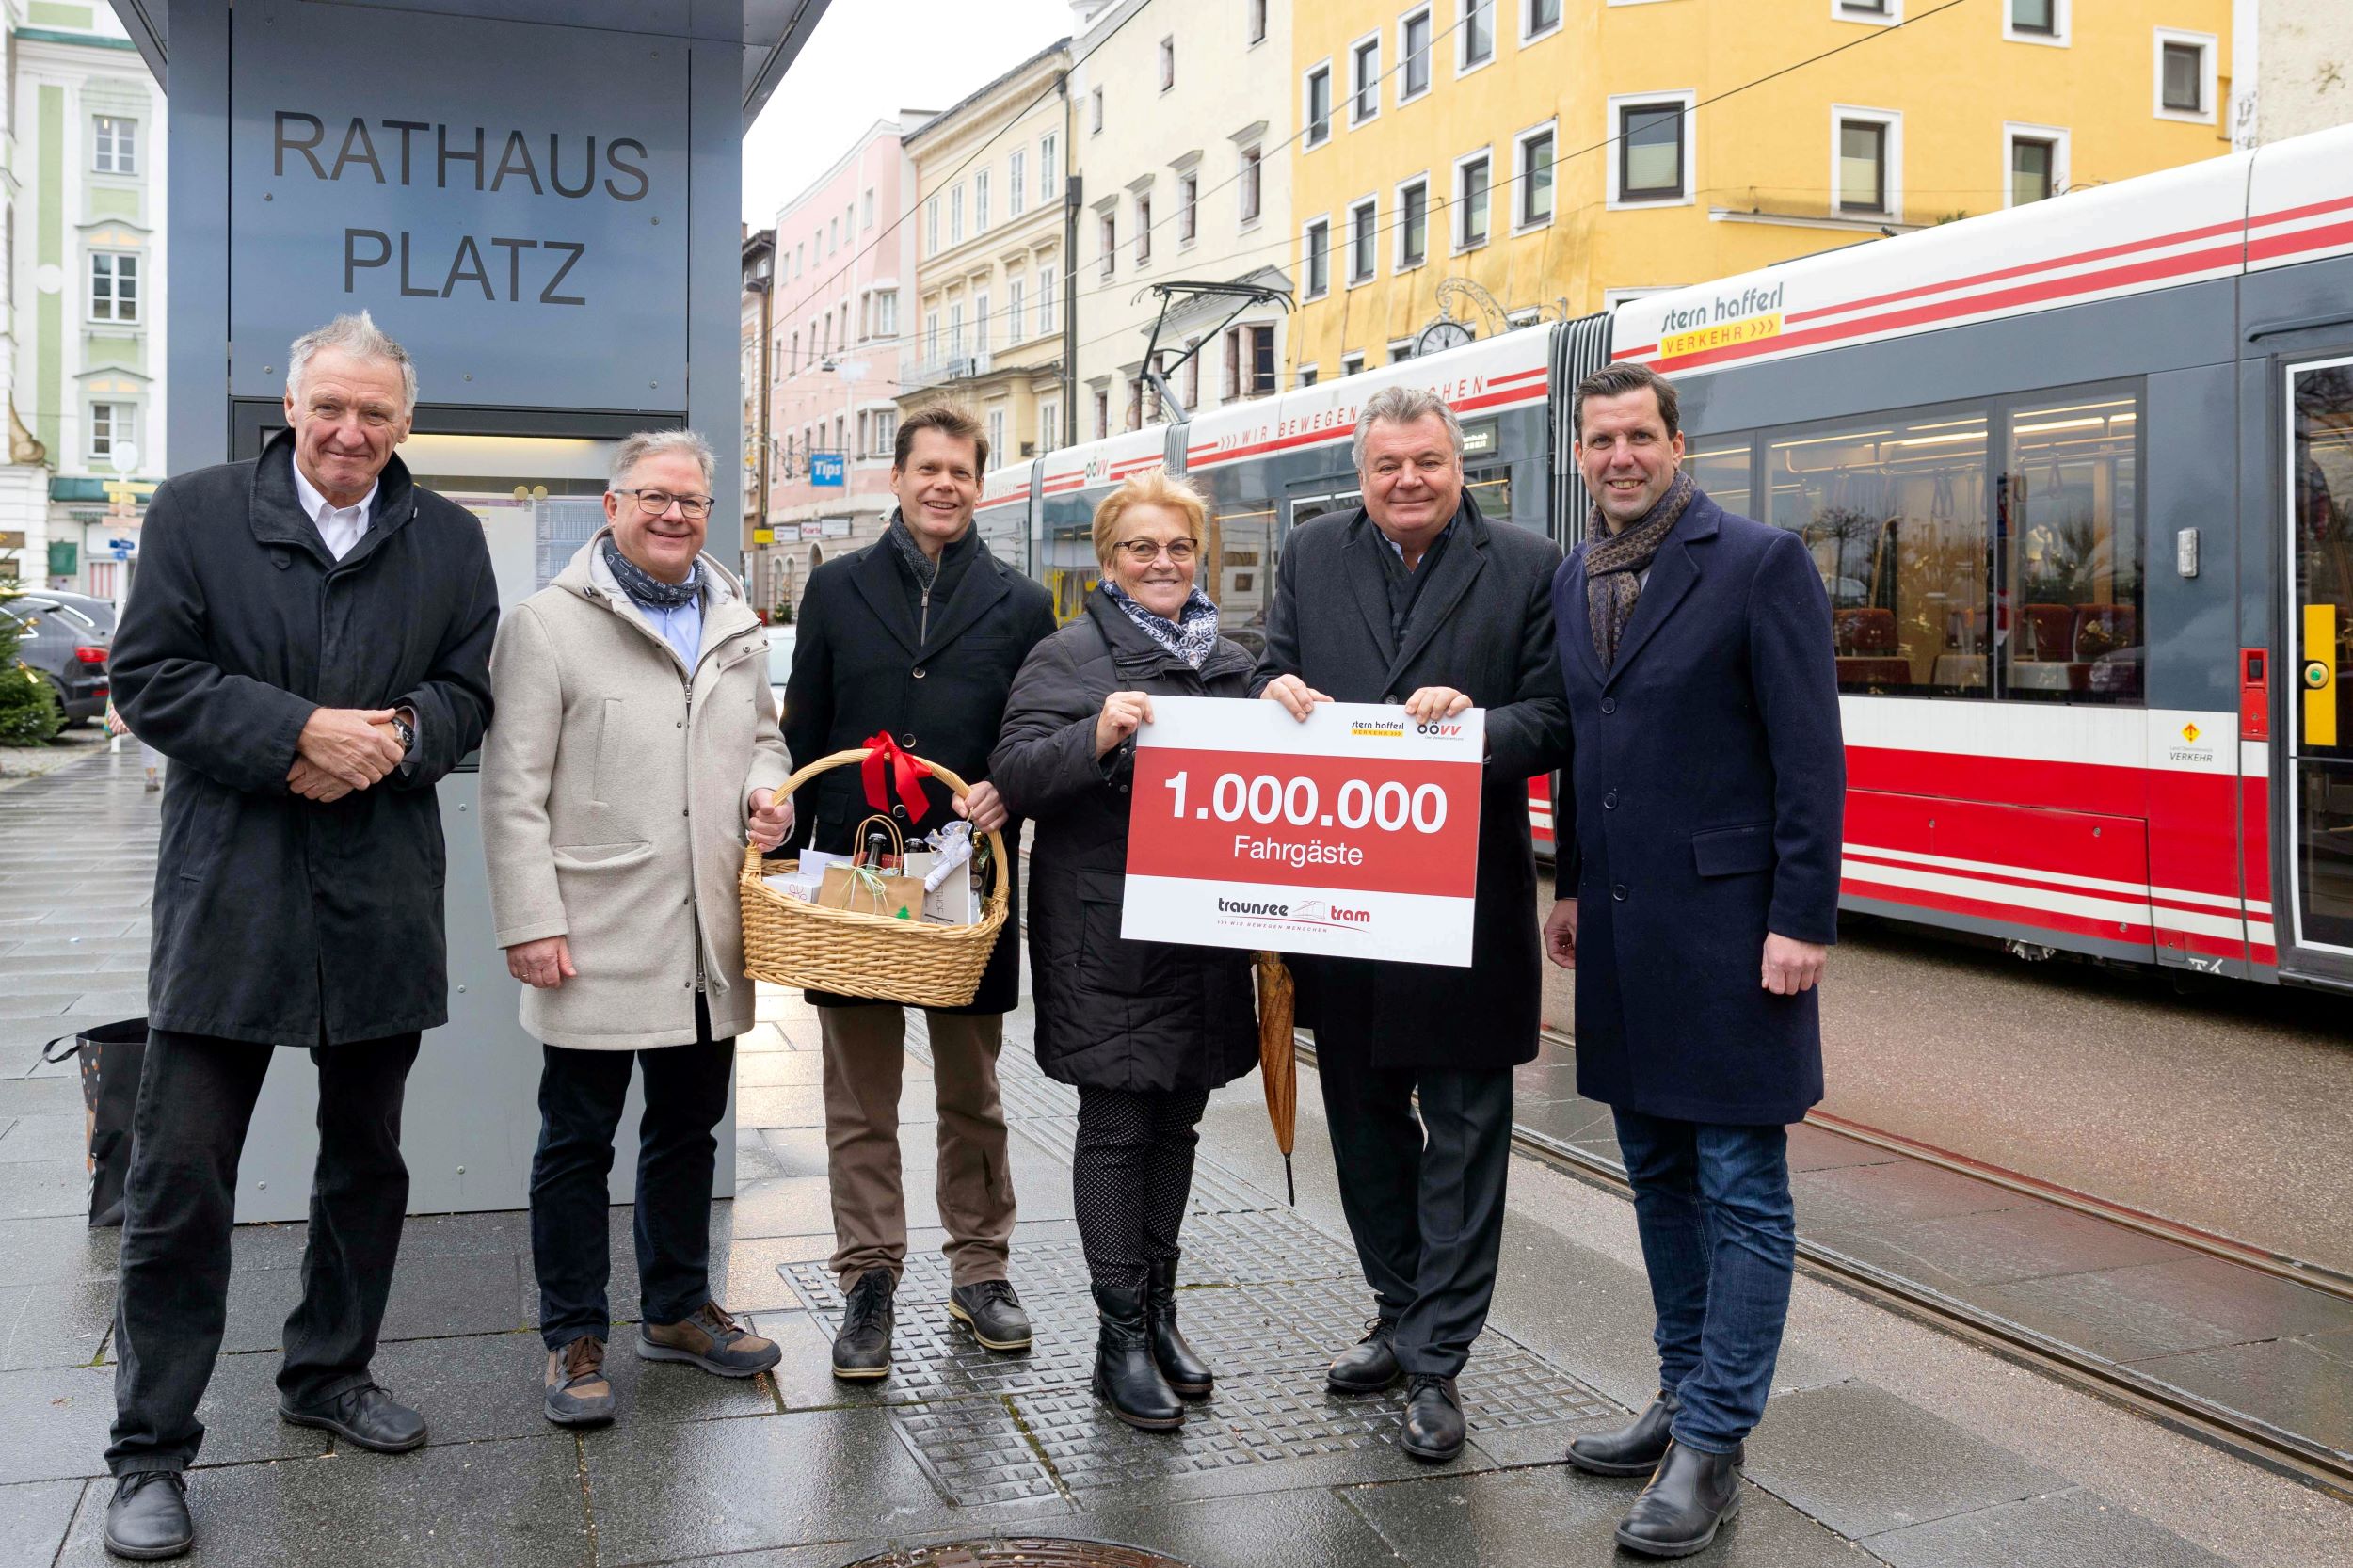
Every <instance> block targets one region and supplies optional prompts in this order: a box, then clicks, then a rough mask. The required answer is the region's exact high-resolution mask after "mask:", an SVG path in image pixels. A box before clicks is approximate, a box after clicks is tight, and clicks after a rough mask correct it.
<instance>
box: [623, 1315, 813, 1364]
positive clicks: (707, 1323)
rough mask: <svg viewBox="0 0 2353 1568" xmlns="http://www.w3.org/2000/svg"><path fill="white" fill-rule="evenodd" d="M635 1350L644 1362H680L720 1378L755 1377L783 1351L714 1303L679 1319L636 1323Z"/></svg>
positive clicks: (772, 1341)
mask: <svg viewBox="0 0 2353 1568" xmlns="http://www.w3.org/2000/svg"><path fill="white" fill-rule="evenodd" d="M637 1353H638V1355H639V1356H640V1357H642V1358H643V1359H645V1360H647V1361H683V1362H687V1363H688V1364H690V1365H692V1366H696V1367H700V1368H702V1369H703V1370H704V1371H706V1372H715V1373H717V1374H718V1375H719V1376H721V1377H723V1378H748V1377H757V1376H758V1375H760V1373H761V1372H764V1371H766V1370H767V1369H768V1368H771V1367H774V1366H775V1365H776V1362H777V1360H778V1359H779V1358H781V1357H782V1355H783V1354H784V1352H782V1351H780V1350H778V1349H777V1348H776V1341H775V1340H773V1339H762V1338H760V1336H758V1335H756V1334H754V1333H752V1332H751V1331H750V1330H749V1329H746V1328H745V1327H744V1325H743V1324H741V1323H739V1322H737V1321H736V1320H734V1319H733V1318H732V1317H729V1316H728V1309H727V1308H726V1307H724V1306H721V1305H720V1304H718V1303H717V1302H705V1303H703V1304H702V1310H701V1311H699V1312H697V1313H696V1314H695V1315H694V1316H693V1317H692V1318H688V1319H686V1320H684V1321H682V1322H676V1323H640V1324H638V1325H637Z"/></svg>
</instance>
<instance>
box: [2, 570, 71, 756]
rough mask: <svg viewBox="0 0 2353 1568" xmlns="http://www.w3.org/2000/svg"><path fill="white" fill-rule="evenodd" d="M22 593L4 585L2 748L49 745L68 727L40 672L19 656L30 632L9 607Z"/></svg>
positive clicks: (53, 695) (63, 711)
mask: <svg viewBox="0 0 2353 1568" xmlns="http://www.w3.org/2000/svg"><path fill="white" fill-rule="evenodd" d="M18 591H19V590H18V589H16V588H15V587H14V586H12V585H8V584H0V745H7V746H38V745H47V744H49V743H50V741H51V740H52V739H53V738H54V737H55V736H56V733H57V731H58V730H60V729H63V728H65V710H64V709H63V708H61V707H59V706H58V704H57V697H56V693H54V692H52V691H51V690H50V689H49V682H48V681H47V680H44V679H42V677H41V675H40V671H38V670H35V669H33V668H31V667H30V666H28V665H27V664H24V662H23V661H22V660H20V659H18V658H17V656H16V650H17V646H18V645H19V644H20V643H22V642H23V641H24V632H25V631H26V626H25V623H24V620H23V619H21V618H20V617H19V616H17V615H16V614H15V613H14V611H13V610H12V609H11V608H10V607H9V604H8V601H9V600H12V599H14V598H16V597H17V593H18Z"/></svg>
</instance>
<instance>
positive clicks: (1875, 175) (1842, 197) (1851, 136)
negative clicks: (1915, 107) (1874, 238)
mask: <svg viewBox="0 0 2353 1568" xmlns="http://www.w3.org/2000/svg"><path fill="white" fill-rule="evenodd" d="M1894 136H1895V127H1894V126H1893V125H1892V124H1890V123H1889V121H1888V120H1884V119H1880V118H1877V117H1873V118H1870V119H1865V118H1862V117H1860V116H1856V115H1843V114H1842V115H1840V116H1839V117H1838V168H1837V171H1836V176H1837V186H1836V200H1837V205H1838V210H1839V211H1840V212H1842V213H1874V214H1876V213H1888V212H1893V211H1894V210H1895V203H1894V201H1893V199H1892V197H1891V195H1890V191H1889V178H1888V173H1889V168H1890V165H1891V163H1892V152H1893V140H1894Z"/></svg>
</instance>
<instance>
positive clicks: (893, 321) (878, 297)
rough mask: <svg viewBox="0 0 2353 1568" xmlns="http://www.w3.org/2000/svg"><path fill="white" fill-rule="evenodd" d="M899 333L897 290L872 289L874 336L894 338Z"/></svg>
mask: <svg viewBox="0 0 2353 1568" xmlns="http://www.w3.org/2000/svg"><path fill="white" fill-rule="evenodd" d="M898 335H899V291H898V290H897V289H876V290H875V291H874V336H876V337H878V338H895V337H897V336H898Z"/></svg>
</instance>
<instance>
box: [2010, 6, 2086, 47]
mask: <svg viewBox="0 0 2353 1568" xmlns="http://www.w3.org/2000/svg"><path fill="white" fill-rule="evenodd" d="M2003 3H2004V5H2005V7H2006V9H2005V10H2004V12H2003V14H2002V36H2003V37H2004V38H2006V39H2009V40H2012V41H2013V42H2017V43H2052V44H2063V43H2065V42H2066V41H2067V33H2068V23H2069V17H2068V14H2067V13H2068V10H2069V8H2070V7H2071V6H2072V5H2073V0H2003Z"/></svg>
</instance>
